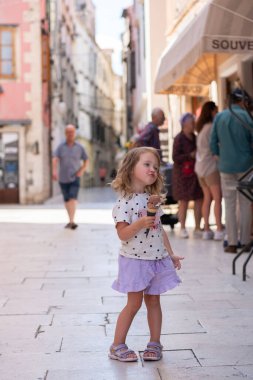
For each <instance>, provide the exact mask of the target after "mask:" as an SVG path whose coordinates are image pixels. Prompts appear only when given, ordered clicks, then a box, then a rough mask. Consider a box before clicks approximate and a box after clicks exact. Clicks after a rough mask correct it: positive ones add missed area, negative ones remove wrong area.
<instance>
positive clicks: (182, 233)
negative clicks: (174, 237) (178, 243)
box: [180, 228, 189, 239]
mask: <svg viewBox="0 0 253 380" xmlns="http://www.w3.org/2000/svg"><path fill="white" fill-rule="evenodd" d="M180 237H181V238H182V239H188V237H189V234H188V232H187V230H186V229H185V228H182V229H181V230H180Z"/></svg>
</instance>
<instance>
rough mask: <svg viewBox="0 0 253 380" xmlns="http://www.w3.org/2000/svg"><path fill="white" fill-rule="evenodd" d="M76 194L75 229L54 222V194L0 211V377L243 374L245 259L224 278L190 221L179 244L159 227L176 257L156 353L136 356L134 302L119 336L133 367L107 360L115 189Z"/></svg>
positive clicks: (139, 327) (160, 378) (224, 257)
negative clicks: (160, 353)
mask: <svg viewBox="0 0 253 380" xmlns="http://www.w3.org/2000/svg"><path fill="white" fill-rule="evenodd" d="M80 197H81V198H80V199H81V204H80V205H79V209H78V213H77V221H78V223H79V227H78V229H77V230H75V231H69V230H66V229H65V228H64V225H65V221H66V214H65V211H64V209H63V206H62V201H61V197H56V198H55V199H52V200H50V201H49V202H47V203H46V204H45V205H39V206H14V205H13V206H2V207H1V212H0V224H1V228H0V238H1V254H0V379H1V380H16V379H18V380H30V379H31V380H35V379H41V380H65V379H66V380H79V379H82V380H83V379H85V380H111V379H112V380H114V379H115V380H118V379H125V380H132V379H134V380H136V378H138V380H142V379H143V380H144V379H145V380H170V379H173V380H181V379H182V380H184V379H189V380H191V379H194V380H203V379H206V378H207V379H213V380H221V379H230V378H236V379H244V378H247V379H253V338H252V337H253V325H252V315H253V266H252V263H250V264H249V266H248V277H247V281H246V282H243V281H242V279H241V266H242V263H243V260H244V258H245V256H244V258H242V259H241V260H240V261H239V262H238V266H237V274H236V275H235V276H233V275H232V274H231V266H232V259H233V257H234V256H233V255H229V254H225V253H224V252H223V249H222V243H221V242H214V241H203V240H201V239H193V238H192V231H193V229H192V227H193V225H191V224H190V235H191V237H190V239H185V240H182V239H180V238H179V230H178V226H176V227H175V230H174V231H171V230H170V228H169V227H167V226H166V227H165V229H166V231H167V233H168V235H169V238H170V240H171V244H172V246H173V248H174V251H175V252H176V253H178V254H180V255H183V256H184V257H185V260H184V262H183V268H182V270H181V271H180V277H181V278H182V284H180V286H178V287H177V288H175V289H173V290H172V291H170V292H167V293H165V294H164V295H162V297H161V303H162V309H163V326H162V336H161V340H162V344H163V346H164V357H163V359H162V360H161V361H160V362H156V363H143V361H142V360H141V355H142V352H143V350H144V349H145V347H146V344H147V342H148V340H149V330H148V325H147V321H146V310H145V307H144V305H143V307H142V309H141V310H140V312H139V313H138V314H137V316H136V318H135V320H134V322H133V324H132V326H131V328H130V331H129V335H128V339H127V343H128V344H129V347H131V348H132V349H134V350H135V351H136V352H137V353H138V356H139V361H138V363H129V364H126V363H119V362H117V361H112V360H109V359H108V356H107V355H108V348H109V346H110V344H111V342H112V339H113V333H114V329H115V324H116V320H117V317H118V315H119V312H120V311H121V309H122V308H123V307H124V305H125V303H126V296H125V295H122V294H120V293H117V292H115V291H114V290H113V289H112V288H111V284H112V282H113V280H114V279H115V277H116V275H117V256H118V249H119V241H118V238H117V236H116V231H115V228H114V225H113V221H112V218H111V208H112V204H113V201H114V199H115V195H114V194H113V193H112V192H111V191H110V189H108V188H104V189H92V190H90V191H89V190H84V191H81V194H80ZM105 199H106V201H104V200H105ZM101 200H103V202H101ZM189 215H190V219H188V223H189V222H190V223H191V220H192V219H191V212H190V213H189Z"/></svg>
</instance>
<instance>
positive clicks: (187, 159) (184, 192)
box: [172, 112, 203, 239]
mask: <svg viewBox="0 0 253 380" xmlns="http://www.w3.org/2000/svg"><path fill="white" fill-rule="evenodd" d="M180 124H181V127H182V130H181V132H180V133H178V134H177V135H176V137H175V139H174V143H173V152H172V158H173V161H174V166H173V171H172V195H173V198H174V199H175V200H176V201H178V202H179V209H178V217H179V222H180V224H181V230H180V237H181V238H182V239H187V238H188V237H189V234H188V231H187V229H186V226H185V223H186V216H187V209H188V204H189V201H194V219H195V230H194V232H193V236H194V237H195V238H200V237H202V231H201V229H200V222H201V207H202V201H203V193H202V190H201V187H200V185H199V182H198V177H197V175H196V174H195V172H194V165H195V157H196V149H197V146H196V136H195V134H194V128H195V119H194V115H193V114H192V113H189V112H187V113H185V114H183V115H182V117H181V118H180Z"/></svg>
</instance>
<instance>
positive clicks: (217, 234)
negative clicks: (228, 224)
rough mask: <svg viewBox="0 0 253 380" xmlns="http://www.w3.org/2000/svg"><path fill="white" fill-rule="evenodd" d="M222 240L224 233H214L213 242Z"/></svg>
mask: <svg viewBox="0 0 253 380" xmlns="http://www.w3.org/2000/svg"><path fill="white" fill-rule="evenodd" d="M223 239H224V231H215V233H214V237H213V240H223Z"/></svg>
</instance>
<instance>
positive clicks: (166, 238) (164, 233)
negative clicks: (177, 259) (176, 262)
mask: <svg viewBox="0 0 253 380" xmlns="http://www.w3.org/2000/svg"><path fill="white" fill-rule="evenodd" d="M162 230H163V243H164V245H165V248H166V249H167V251H168V254H169V255H170V257H172V256H175V255H174V252H173V250H172V248H171V245H170V241H169V239H168V236H167V234H166V232H165V231H164V229H163V228H162Z"/></svg>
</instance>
